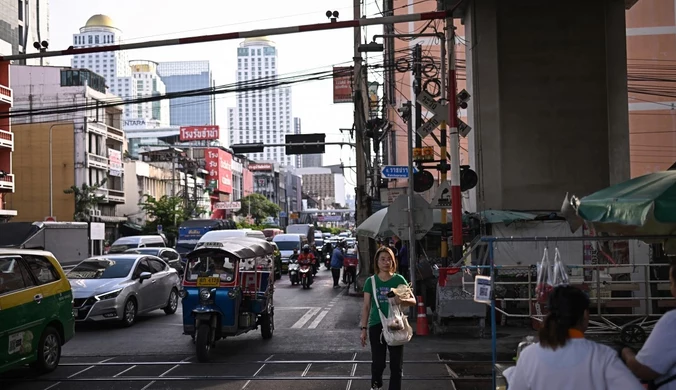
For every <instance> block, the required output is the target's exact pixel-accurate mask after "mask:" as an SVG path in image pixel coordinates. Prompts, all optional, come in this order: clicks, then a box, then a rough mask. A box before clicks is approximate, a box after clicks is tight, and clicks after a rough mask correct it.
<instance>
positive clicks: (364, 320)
mask: <svg viewBox="0 0 676 390" xmlns="http://www.w3.org/2000/svg"><path fill="white" fill-rule="evenodd" d="M396 271H397V263H396V261H395V257H394V253H393V252H392V250H391V249H390V248H388V247H381V248H380V249H378V251H377V252H376V257H375V264H374V275H373V276H370V277H369V278H368V279H367V280H366V282H365V283H364V306H363V308H362V312H361V345H362V346H366V339H367V337H368V340H369V341H370V343H371V359H372V362H371V389H381V388H382V386H383V371H385V362H386V359H387V350H388V349H389V351H390V385H389V390H400V389H401V374H402V370H403V364H404V346H403V345H399V346H389V345H387V343H386V342H385V338H384V337H381V335H382V331H383V325H382V323H381V321H380V314H379V313H378V307H377V306H376V305H375V302H374V300H375V299H377V300H378V303H379V304H380V310H381V311H382V313H383V316H384V317H387V316H388V314H389V301H388V298H387V293H389V292H390V290H391V289H393V288H397V287H398V286H399V285H402V284H406V285H407V284H408V283H407V282H406V279H404V277H403V276H401V275H399V274H397V273H396ZM372 280H373V281H375V285H376V291H373V281H372ZM393 299H394V302H395V303H397V304H399V305H401V306H402V307H406V306H414V305H415V304H416V302H415V298H413V297H411V298H408V299H399V297H396V296H395V297H394V298H393Z"/></svg>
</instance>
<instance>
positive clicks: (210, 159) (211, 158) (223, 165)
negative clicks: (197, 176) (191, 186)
mask: <svg viewBox="0 0 676 390" xmlns="http://www.w3.org/2000/svg"><path fill="white" fill-rule="evenodd" d="M204 162H205V163H206V169H207V171H208V172H209V174H208V175H207V185H208V184H209V183H210V182H211V181H212V180H215V181H216V183H217V185H216V191H218V192H223V193H226V194H232V155H231V154H230V153H228V152H226V151H225V150H221V149H219V148H207V149H206V150H205V151H204Z"/></svg>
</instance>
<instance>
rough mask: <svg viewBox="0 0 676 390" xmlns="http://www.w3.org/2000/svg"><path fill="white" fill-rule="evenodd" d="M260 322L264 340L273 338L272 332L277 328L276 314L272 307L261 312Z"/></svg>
mask: <svg viewBox="0 0 676 390" xmlns="http://www.w3.org/2000/svg"><path fill="white" fill-rule="evenodd" d="M260 323H261V335H262V336H263V340H269V339H271V338H272V333H273V332H274V330H275V314H274V312H273V311H272V309H271V308H268V311H266V312H265V313H262V314H261V318H260Z"/></svg>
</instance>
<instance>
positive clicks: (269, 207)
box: [235, 194, 281, 224]
mask: <svg viewBox="0 0 676 390" xmlns="http://www.w3.org/2000/svg"><path fill="white" fill-rule="evenodd" d="M240 202H241V203H242V208H241V209H239V211H237V212H236V213H235V214H237V215H239V216H243V215H249V214H251V216H252V217H253V218H254V220H255V221H256V224H259V223H260V222H261V221H262V220H264V219H265V218H267V217H276V216H277V213H279V212H280V211H281V209H280V208H279V206H277V205H276V204H274V203H272V202H270V201H269V200H268V198H266V197H265V196H263V195H261V194H251V195H247V196H245V197H244V198H242V200H241V201H240Z"/></svg>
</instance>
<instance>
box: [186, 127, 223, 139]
mask: <svg viewBox="0 0 676 390" xmlns="http://www.w3.org/2000/svg"><path fill="white" fill-rule="evenodd" d="M219 136H220V132H219V127H218V125H215V126H181V129H180V133H179V140H180V141H181V142H189V141H212V140H215V139H218V138H219Z"/></svg>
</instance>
